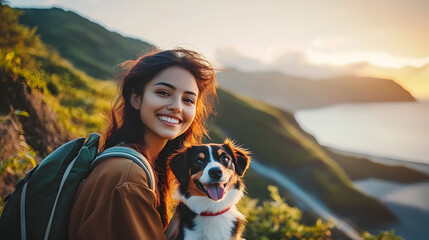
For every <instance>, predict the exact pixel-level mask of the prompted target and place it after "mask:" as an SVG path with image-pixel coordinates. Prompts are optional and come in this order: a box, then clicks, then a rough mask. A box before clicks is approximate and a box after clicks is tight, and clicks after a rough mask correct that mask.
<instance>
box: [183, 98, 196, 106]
mask: <svg viewBox="0 0 429 240" xmlns="http://www.w3.org/2000/svg"><path fill="white" fill-rule="evenodd" d="M183 101H184V102H185V103H188V104H192V105H193V104H195V100H194V99H192V98H185V99H183Z"/></svg>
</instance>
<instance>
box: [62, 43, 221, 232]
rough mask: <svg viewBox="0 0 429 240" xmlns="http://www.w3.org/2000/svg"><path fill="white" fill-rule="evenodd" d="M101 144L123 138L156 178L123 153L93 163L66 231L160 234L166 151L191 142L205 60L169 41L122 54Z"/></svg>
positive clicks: (206, 105)
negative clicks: (162, 47)
mask: <svg viewBox="0 0 429 240" xmlns="http://www.w3.org/2000/svg"><path fill="white" fill-rule="evenodd" d="M122 66H123V67H124V68H125V69H126V70H127V72H126V73H125V75H124V76H123V78H122V81H121V82H120V84H119V86H120V90H121V95H120V96H119V98H118V100H117V101H116V103H115V105H114V106H113V109H112V114H111V123H110V125H109V127H108V129H107V131H106V133H105V136H104V138H105V143H104V147H103V148H102V150H104V149H107V148H109V147H112V146H117V145H121V146H127V147H130V148H133V149H134V150H137V151H138V152H140V153H142V154H143V155H144V156H145V157H146V158H147V160H148V161H149V162H150V163H151V165H152V168H153V169H154V173H155V178H156V182H157V189H156V191H155V192H153V191H152V190H150V189H149V187H148V181H147V176H146V174H145V173H144V171H143V170H142V169H141V168H140V167H138V166H137V165H136V164H135V163H133V162H132V161H131V160H129V159H125V158H109V159H105V160H103V161H102V162H101V163H100V164H98V165H97V166H96V167H95V168H94V170H93V171H92V172H91V174H90V175H89V176H88V178H87V179H86V181H84V182H83V183H82V184H81V186H80V187H79V189H78V192H77V194H76V198H75V205H74V207H73V209H72V213H71V216H70V225H69V237H70V239H164V234H163V230H164V229H165V227H166V226H167V225H168V220H169V219H170V217H169V211H170V210H171V209H170V202H172V200H171V189H172V183H173V179H172V177H171V176H170V173H167V171H166V158H167V157H168V156H169V155H170V154H171V153H172V152H173V151H175V150H178V149H180V148H182V147H183V146H184V145H189V144H198V143H200V142H201V140H202V137H203V135H204V134H206V128H205V120H206V119H207V117H208V115H209V114H210V113H211V112H212V106H213V101H214V99H215V97H216V89H215V87H216V86H215V74H214V70H213V68H212V66H211V65H210V64H209V62H208V61H207V60H205V59H204V58H203V57H202V56H201V55H199V54H198V53H196V52H194V51H190V50H185V49H175V50H168V51H162V52H155V53H150V54H148V55H145V56H143V57H140V58H139V59H137V60H136V61H127V62H125V63H124V64H123V65H122Z"/></svg>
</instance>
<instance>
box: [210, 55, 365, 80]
mask: <svg viewBox="0 0 429 240" xmlns="http://www.w3.org/2000/svg"><path fill="white" fill-rule="evenodd" d="M216 59H217V61H218V62H219V63H220V64H221V65H223V66H224V67H226V68H230V69H236V70H240V71H276V72H281V73H283V74H286V75H290V76H296V77H304V78H310V79H315V80H317V79H324V78H331V77H336V76H344V75H355V74H356V73H357V72H359V71H360V70H361V69H362V68H365V67H366V65H367V63H353V64H348V65H345V66H335V65H330V64H315V63H311V62H310V61H309V59H308V58H307V56H306V54H305V53H300V52H290V53H285V54H283V55H281V56H279V57H278V58H276V59H275V60H274V61H271V62H269V63H265V62H262V61H260V60H258V59H254V58H251V57H247V56H244V55H243V54H241V53H239V52H238V51H237V50H235V49H233V48H219V49H217V50H216Z"/></svg>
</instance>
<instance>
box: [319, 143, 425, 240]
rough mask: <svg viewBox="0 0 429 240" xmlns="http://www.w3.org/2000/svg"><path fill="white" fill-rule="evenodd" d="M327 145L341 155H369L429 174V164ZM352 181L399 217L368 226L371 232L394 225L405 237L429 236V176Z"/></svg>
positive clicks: (371, 158) (373, 160) (399, 233)
mask: <svg viewBox="0 0 429 240" xmlns="http://www.w3.org/2000/svg"><path fill="white" fill-rule="evenodd" d="M325 148H326V149H328V150H329V151H332V152H334V153H336V154H339V155H344V156H348V157H354V158H362V159H367V160H369V161H370V162H373V163H377V164H381V165H385V166H389V167H392V166H402V167H405V168H408V169H411V170H415V171H418V172H421V173H424V174H429V164H425V163H420V162H413V161H407V160H401V159H392V158H387V157H379V156H373V155H369V154H364V153H356V152H349V151H344V150H340V149H336V148H331V147H326V146H325ZM353 183H354V186H355V187H356V188H357V189H358V190H360V191H361V192H363V193H365V194H368V195H369V196H372V197H374V198H377V199H379V200H380V201H381V202H382V203H383V204H385V205H386V206H387V207H388V208H389V209H390V210H391V211H392V212H393V213H394V214H395V215H396V216H397V217H398V221H396V222H394V223H389V224H385V225H382V226H378V227H374V228H373V229H368V230H369V231H370V232H371V233H372V234H377V233H378V232H379V231H386V230H387V231H389V230H391V229H394V230H395V233H396V234H397V235H399V236H401V237H402V238H404V239H406V240H408V239H429V233H428V232H427V223H428V222H429V204H428V203H429V180H422V181H414V182H398V181H394V180H386V179H381V178H377V176H375V177H370V178H363V179H355V180H354V181H353Z"/></svg>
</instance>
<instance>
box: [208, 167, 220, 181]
mask: <svg viewBox="0 0 429 240" xmlns="http://www.w3.org/2000/svg"><path fill="white" fill-rule="evenodd" d="M209 175H210V177H212V178H213V179H216V180H219V179H220V178H221V177H222V170H220V168H217V167H216V168H212V169H210V170H209Z"/></svg>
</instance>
